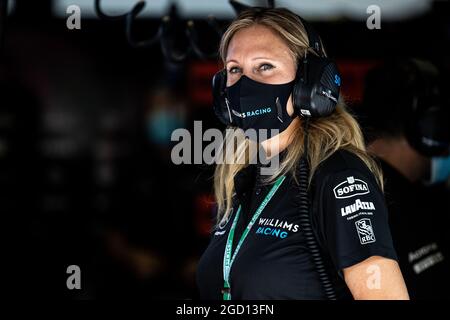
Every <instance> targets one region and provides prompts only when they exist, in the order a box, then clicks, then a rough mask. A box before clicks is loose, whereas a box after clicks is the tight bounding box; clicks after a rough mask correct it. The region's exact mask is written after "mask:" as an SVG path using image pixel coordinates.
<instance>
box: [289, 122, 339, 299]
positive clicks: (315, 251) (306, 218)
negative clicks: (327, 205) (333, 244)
mask: <svg viewBox="0 0 450 320" xmlns="http://www.w3.org/2000/svg"><path fill="white" fill-rule="evenodd" d="M308 127H309V119H308V118H305V125H304V135H305V138H304V152H303V156H302V158H301V160H300V165H299V168H298V171H297V179H298V184H299V189H300V190H299V204H300V228H301V229H302V230H303V234H304V235H305V240H306V245H307V248H308V250H309V252H310V253H311V257H312V260H313V262H314V265H315V267H316V270H317V273H318V274H319V279H320V282H321V283H322V287H323V290H324V292H325V295H326V297H327V298H328V299H329V300H336V293H335V291H334V287H333V283H332V282H331V280H330V277H329V275H328V273H327V270H326V268H325V264H324V261H323V257H322V255H321V252H320V249H319V245H318V243H317V239H316V237H315V235H314V232H313V230H312V226H311V214H310V207H309V198H308V184H309V164H308Z"/></svg>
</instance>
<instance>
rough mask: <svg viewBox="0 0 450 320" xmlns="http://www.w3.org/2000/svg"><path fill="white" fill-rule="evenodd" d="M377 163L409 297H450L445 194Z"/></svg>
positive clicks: (384, 164) (383, 163)
mask: <svg viewBox="0 0 450 320" xmlns="http://www.w3.org/2000/svg"><path fill="white" fill-rule="evenodd" d="M380 162H381V165H382V168H383V173H384V178H385V181H386V183H385V195H386V203H387V206H388V209H389V213H390V215H389V222H390V226H391V230H392V235H393V239H394V246H395V249H396V251H397V254H398V259H399V264H400V268H401V270H402V274H403V277H404V278H405V282H406V286H407V287H408V292H409V296H410V298H411V299H443V298H449V297H450V291H449V290H448V288H449V287H450V277H449V271H450V263H449V260H448V245H447V243H448V242H447V241H448V240H447V239H445V238H444V237H445V235H446V234H448V233H447V231H446V229H447V226H448V223H447V221H448V218H447V216H448V212H449V211H448V207H446V206H445V204H446V202H445V201H446V195H445V193H443V192H442V191H443V190H441V189H436V188H435V187H428V186H425V185H423V184H422V183H419V182H416V183H412V182H410V181H409V180H407V179H406V178H405V177H404V176H403V175H402V174H401V173H400V172H398V171H397V170H396V169H395V168H393V167H392V166H390V165H389V164H388V163H387V162H385V161H383V160H380Z"/></svg>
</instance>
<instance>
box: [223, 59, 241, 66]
mask: <svg viewBox="0 0 450 320" xmlns="http://www.w3.org/2000/svg"><path fill="white" fill-rule="evenodd" d="M230 62H235V63H239V62H238V61H236V60H234V59H230V60H227V61H225V64H226V65H227V64H229V63H230Z"/></svg>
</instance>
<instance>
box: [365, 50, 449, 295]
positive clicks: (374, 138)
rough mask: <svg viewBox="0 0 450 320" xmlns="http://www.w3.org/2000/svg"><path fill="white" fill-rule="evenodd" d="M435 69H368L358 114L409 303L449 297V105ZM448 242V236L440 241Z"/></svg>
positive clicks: (398, 63)
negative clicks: (375, 162)
mask: <svg viewBox="0 0 450 320" xmlns="http://www.w3.org/2000/svg"><path fill="white" fill-rule="evenodd" d="M441 86H442V82H441V78H440V74H439V71H438V68H437V67H436V66H435V65H433V64H432V63H431V62H429V61H425V60H418V59H402V60H391V61H388V62H386V63H384V64H381V65H379V66H377V67H375V68H374V69H372V70H371V71H369V73H368V75H367V78H366V84H365V92H364V100H363V105H362V108H361V110H359V113H360V118H361V122H362V123H363V124H364V127H365V132H366V135H367V140H368V143H369V150H370V151H371V152H373V153H374V154H375V155H376V156H377V157H378V158H379V161H380V163H381V165H382V168H383V174H384V179H385V195H386V201H387V205H388V208H389V214H390V224H391V230H392V235H393V239H394V245H395V247H396V250H397V253H398V255H399V259H400V260H399V261H400V266H401V269H402V272H403V275H404V277H405V282H406V284H407V286H408V291H409V293H410V296H411V298H412V299H432V298H433V299H434V298H444V297H447V298H448V297H449V291H448V286H449V283H450V282H449V278H450V276H449V274H448V270H450V268H449V265H450V264H449V252H448V232H447V231H446V229H447V227H448V223H447V222H448V215H449V212H450V211H449V207H448V195H449V193H448V189H447V187H446V181H447V179H448V176H449V174H450V162H449V160H450V158H449V146H450V135H449V123H450V122H449V117H448V116H449V113H448V111H449V106H448V104H447V103H446V100H445V97H444V96H443V95H442V94H441V90H442V89H441ZM446 237H447V238H446Z"/></svg>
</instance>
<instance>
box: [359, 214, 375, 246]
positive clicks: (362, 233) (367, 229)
mask: <svg viewBox="0 0 450 320" xmlns="http://www.w3.org/2000/svg"><path fill="white" fill-rule="evenodd" d="M355 225H356V231H358V236H359V241H360V242H361V244H367V243H372V242H375V241H376V239H375V234H374V233H373V228H372V222H371V221H370V219H367V218H364V219H360V220H358V221H356V222H355Z"/></svg>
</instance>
